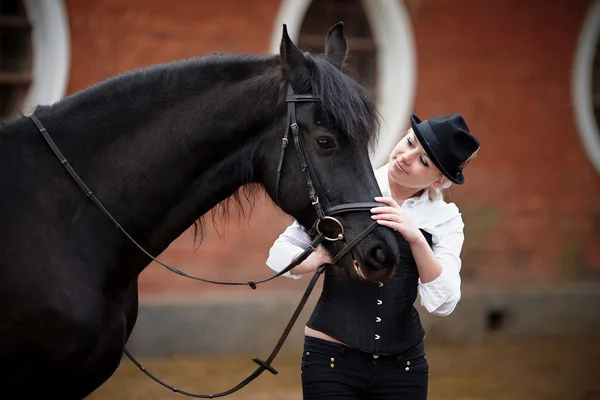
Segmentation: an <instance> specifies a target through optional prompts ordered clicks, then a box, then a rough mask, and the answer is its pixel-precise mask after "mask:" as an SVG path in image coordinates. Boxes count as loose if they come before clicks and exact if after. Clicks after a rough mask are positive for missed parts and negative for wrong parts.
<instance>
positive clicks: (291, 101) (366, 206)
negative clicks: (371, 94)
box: [28, 85, 382, 399]
mask: <svg viewBox="0 0 600 400" xmlns="http://www.w3.org/2000/svg"><path fill="white" fill-rule="evenodd" d="M318 101H320V99H319V98H318V97H317V96H314V95H312V94H300V95H296V94H294V92H293V90H292V87H291V86H289V85H288V89H287V96H286V103H287V107H288V114H287V123H286V128H285V131H284V135H283V137H282V139H281V155H280V159H279V165H278V168H277V182H276V185H277V186H276V189H277V190H276V193H275V196H276V198H277V200H278V196H279V181H280V179H281V170H282V167H283V158H284V156H285V150H286V148H287V145H288V143H289V139H288V136H289V131H290V130H291V132H292V136H293V141H294V146H295V148H296V152H297V154H298V158H299V160H300V166H301V169H302V172H303V173H304V174H305V177H306V184H307V186H308V191H309V198H310V201H311V204H312V205H313V207H314V208H315V211H316V214H317V220H316V221H315V223H314V224H313V226H312V228H311V229H310V230H309V233H310V234H311V236H313V237H314V239H313V240H312V242H311V243H310V244H309V245H308V246H307V247H306V248H305V249H304V251H303V252H302V253H301V254H300V255H298V256H297V257H296V258H294V259H293V260H292V261H291V262H290V263H289V264H288V265H287V266H286V267H285V268H284V269H282V270H281V271H279V272H277V273H276V274H274V275H272V276H270V277H268V278H265V279H262V280H249V281H216V280H210V279H204V278H200V277H196V276H193V275H190V274H187V273H185V272H183V271H181V270H179V269H177V268H175V267H172V266H170V265H168V264H166V263H163V262H162V261H160V260H158V259H156V258H155V257H154V256H152V255H151V254H150V253H149V252H148V251H146V250H145V249H144V248H143V247H142V246H141V245H140V244H139V243H138V242H136V241H135V239H133V238H132V237H131V235H130V234H129V233H128V232H127V231H126V230H125V229H124V228H123V227H122V226H121V225H120V224H119V223H118V222H117V220H116V219H115V218H114V217H113V216H112V215H111V214H110V212H109V211H108V210H107V209H106V208H105V207H104V206H103V205H102V203H101V202H100V200H98V198H97V197H96V196H95V195H94V193H92V191H91V190H90V189H89V188H88V187H87V185H86V184H85V183H84V182H83V180H82V179H81V178H80V177H79V175H78V174H77V172H75V170H74V169H73V167H72V166H71V164H70V163H69V161H68V160H67V159H66V158H65V156H64V155H63V154H62V153H61V151H60V150H59V148H58V147H57V146H56V143H55V142H54V140H52V138H51V137H50V135H49V133H48V131H47V130H46V128H45V127H44V126H43V125H42V123H41V122H40V120H39V119H38V118H37V117H36V116H35V115H34V114H31V115H29V116H28V118H29V119H31V121H33V123H34V124H35V126H36V127H37V129H38V130H39V132H40V134H41V135H42V137H43V138H44V140H45V141H46V143H47V144H48V146H49V147H50V148H51V149H52V151H53V153H54V154H55V156H56V157H57V158H58V160H59V161H60V163H61V164H62V166H63V167H64V168H65V169H66V170H67V172H68V173H69V175H70V176H71V177H72V178H73V179H74V180H75V182H76V183H77V184H78V185H79V187H80V188H81V190H82V191H83V192H84V193H85V194H86V196H87V197H89V198H90V200H91V201H92V202H93V203H94V204H95V205H96V206H97V207H98V208H99V209H100V211H102V213H103V214H104V215H105V216H106V217H107V218H108V219H109V220H110V222H111V223H112V224H113V225H115V227H116V228H117V229H118V230H119V231H121V232H122V233H123V234H124V235H125V236H126V237H127V239H129V241H131V243H133V244H134V245H135V246H136V247H137V248H139V249H140V250H141V251H142V252H143V253H144V254H146V255H147V256H148V257H149V258H150V259H151V260H152V261H155V262H157V263H158V264H160V265H162V266H164V267H165V268H167V269H168V270H169V271H171V272H174V273H176V274H178V275H181V276H184V277H186V278H190V279H194V280H198V281H202V282H206V283H213V284H218V285H235V286H240V285H248V286H250V288H252V289H256V287H257V285H258V284H259V283H265V282H268V281H270V280H273V279H275V278H277V277H279V276H281V275H283V274H285V273H286V272H288V271H290V270H292V269H293V268H294V267H296V266H297V265H299V264H300V263H302V261H304V260H305V259H306V258H307V257H308V256H309V255H310V254H311V253H312V252H313V251H315V249H316V248H317V247H318V246H319V245H320V244H321V243H322V242H323V240H328V241H333V242H335V241H340V240H344V239H345V236H344V234H345V229H344V226H343V224H342V223H341V222H340V221H339V220H338V219H337V218H335V217H334V215H338V214H342V213H346V212H357V211H369V210H370V209H371V208H373V207H380V206H382V205H381V204H380V203H375V202H357V203H349V204H341V205H337V206H333V207H329V208H327V209H326V210H323V207H322V206H321V201H320V200H319V197H318V195H317V191H316V187H320V186H319V184H318V180H317V177H316V175H315V176H313V174H314V172H313V171H312V170H313V168H310V167H312V165H310V158H309V157H308V155H307V154H306V151H305V149H304V147H303V145H302V140H301V136H300V128H299V126H298V123H297V121H296V103H299V102H318ZM309 166H310V167H309ZM322 194H324V193H322ZM323 199H324V200H325V201H326V203H327V204H329V203H328V202H327V199H326V198H325V197H324V196H323ZM327 221H329V222H331V223H333V224H334V225H335V226H336V230H335V231H333V232H332V233H331V232H330V235H329V236H328V235H327V234H326V233H325V232H323V231H322V228H321V225H322V224H323V223H326V222H327ZM377 226H378V224H377V223H376V222H373V223H371V224H370V225H369V226H368V227H367V228H366V229H365V230H363V231H362V232H361V233H360V234H359V235H358V236H356V237H355V238H354V239H352V240H351V241H350V242H348V243H347V244H346V246H345V247H344V248H343V249H342V250H340V252H339V253H337V254H336V255H335V257H334V258H333V261H332V264H336V263H337V262H338V261H340V259H341V258H342V257H343V256H345V255H346V254H347V253H348V252H349V251H350V250H352V248H354V246H356V245H357V244H358V243H359V242H360V241H361V240H362V239H364V238H365V237H366V236H367V235H368V234H369V233H371V232H372V231H373V230H374V229H375V228H376V227H377ZM327 265H328V264H323V265H321V266H320V267H318V268H317V270H316V271H315V273H314V275H313V277H312V279H311V280H310V282H309V284H308V286H307V288H306V290H305V292H304V294H303V295H302V298H301V299H300V302H299V303H298V306H297V307H296V309H295V310H294V313H293V314H292V316H291V318H290V320H289V322H288V324H287V325H286V327H285V329H284V331H283V333H282V334H281V336H280V338H279V340H278V341H277V344H276V345H275V347H274V348H273V350H272V352H271V354H270V355H269V357H268V358H267V359H266V360H265V361H263V360H261V359H259V358H256V357H254V358H252V361H254V362H255V363H256V364H258V367H257V368H256V370H255V371H254V372H252V373H251V374H250V375H248V377H247V378H245V379H244V380H242V381H241V382H240V383H239V384H237V385H236V386H234V387H233V388H231V389H229V390H226V391H223V392H220V393H214V394H194V393H189V392H186V391H184V390H181V389H178V388H176V387H173V386H171V385H169V384H167V383H165V382H163V381H162V380H160V379H159V378H157V377H156V376H154V375H152V374H151V373H150V372H149V371H148V370H147V369H146V368H145V367H144V366H143V365H142V364H140V363H139V362H138V361H137V360H136V359H135V358H134V357H133V355H131V353H130V352H129V351H128V350H127V349H126V348H125V347H124V348H123V352H124V353H125V355H126V356H127V357H129V359H130V360H131V361H132V362H133V363H134V364H135V365H136V366H137V367H138V368H139V369H140V370H141V371H142V372H143V373H144V374H146V375H147V376H148V377H150V378H151V379H152V380H154V381H155V382H157V383H159V384H160V385H162V386H164V387H166V388H167V389H170V390H172V391H173V392H176V393H179V394H182V395H185V396H189V397H194V398H205V399H212V398H217V397H223V396H227V395H229V394H232V393H234V392H237V391H238V390H240V389H241V388H243V387H244V386H246V385H247V384H249V383H250V382H252V381H253V380H254V379H256V378H257V377H258V376H260V375H261V374H262V373H263V372H264V371H269V372H271V373H272V374H274V375H277V374H278V372H277V370H276V369H275V368H273V366H272V365H271V363H272V362H273V360H274V359H275V357H276V356H277V354H278V353H279V351H280V349H281V347H282V346H283V344H284V342H285V340H286V339H287V337H288V335H289V333H290V331H291V329H292V327H293V326H294V324H295V323H296V320H297V319H298V316H299V315H300V313H301V311H302V309H303V308H304V306H305V304H306V302H307V300H308V298H309V297H310V294H311V292H312V290H313V289H314V286H315V284H316V283H317V281H318V279H319V277H320V275H321V274H322V273H323V271H324V270H325V268H326V266H327ZM355 269H357V267H356V264H355ZM357 272H360V270H359V269H357Z"/></svg>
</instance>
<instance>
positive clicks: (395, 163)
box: [394, 160, 408, 175]
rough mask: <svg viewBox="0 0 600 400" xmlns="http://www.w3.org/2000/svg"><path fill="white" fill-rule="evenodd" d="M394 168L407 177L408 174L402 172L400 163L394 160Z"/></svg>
mask: <svg viewBox="0 0 600 400" xmlns="http://www.w3.org/2000/svg"><path fill="white" fill-rule="evenodd" d="M394 166H395V167H396V169H397V170H398V171H400V172H404V173H405V174H406V175H408V172H406V171H405V170H404V168H402V167H401V166H400V163H399V162H398V160H394Z"/></svg>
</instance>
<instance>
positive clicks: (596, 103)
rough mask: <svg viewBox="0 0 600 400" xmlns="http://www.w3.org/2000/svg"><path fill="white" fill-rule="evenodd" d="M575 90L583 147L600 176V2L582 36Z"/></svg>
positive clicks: (573, 82)
mask: <svg viewBox="0 0 600 400" xmlns="http://www.w3.org/2000/svg"><path fill="white" fill-rule="evenodd" d="M572 90H573V92H572V95H573V103H574V105H575V107H574V112H575V121H576V123H577V127H578V128H579V129H578V130H579V133H580V135H581V140H582V141H583V147H584V149H585V151H586V152H587V154H588V157H589V158H590V160H591V161H592V164H593V165H594V167H595V168H596V171H598V173H599V174H600V0H596V1H595V2H594V3H593V4H592V5H591V6H590V9H589V11H588V14H587V16H586V19H585V21H584V23H583V27H582V29H581V33H580V34H579V42H578V43H577V49H576V52H575V65H574V68H573V76H572Z"/></svg>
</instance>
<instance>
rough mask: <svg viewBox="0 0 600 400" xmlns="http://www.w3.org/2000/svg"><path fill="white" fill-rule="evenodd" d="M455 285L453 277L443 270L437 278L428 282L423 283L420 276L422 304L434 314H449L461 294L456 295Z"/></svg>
mask: <svg viewBox="0 0 600 400" xmlns="http://www.w3.org/2000/svg"><path fill="white" fill-rule="evenodd" d="M453 286H454V285H453V282H452V279H450V278H449V277H448V276H447V274H444V272H443V271H442V273H441V274H440V275H439V276H438V277H437V278H435V279H434V280H432V281H430V282H427V283H422V282H421V279H420V278H419V295H420V296H421V305H422V306H423V307H425V309H426V310H427V311H429V312H430V313H432V314H436V315H442V316H446V315H449V314H450V313H451V312H452V311H453V310H454V308H455V307H456V304H457V303H458V301H456V300H455V298H457V297H459V296H460V295H459V296H455V293H454V290H453V289H452V287H453Z"/></svg>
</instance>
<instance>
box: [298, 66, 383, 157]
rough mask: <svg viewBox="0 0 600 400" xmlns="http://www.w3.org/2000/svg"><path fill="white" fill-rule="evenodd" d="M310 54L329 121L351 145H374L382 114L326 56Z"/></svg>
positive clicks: (314, 79)
mask: <svg viewBox="0 0 600 400" xmlns="http://www.w3.org/2000/svg"><path fill="white" fill-rule="evenodd" d="M307 56H308V58H309V59H310V61H311V68H312V71H311V72H312V74H311V75H312V87H313V90H314V91H315V93H316V94H317V95H318V96H319V97H320V99H321V107H322V109H323V111H324V113H325V115H326V116H327V117H328V118H329V120H330V121H329V122H330V123H332V125H334V126H336V127H337V128H338V131H339V134H340V135H341V138H342V139H345V140H347V141H348V142H349V143H350V144H351V145H353V146H358V148H361V147H362V146H367V147H368V146H372V145H373V144H374V142H375V141H376V140H377V136H378V133H379V128H380V124H379V113H378V111H377V108H376V106H375V104H374V103H373V101H372V100H371V99H370V98H369V96H368V95H367V93H366V91H365V90H364V89H363V87H362V86H361V85H359V84H358V82H356V81H355V80H354V79H353V78H351V77H350V76H349V75H347V74H345V73H343V72H342V71H340V70H339V69H337V67H335V66H333V65H332V64H330V63H329V62H328V61H327V60H326V59H324V58H322V57H320V56H316V55H311V54H308V55H307Z"/></svg>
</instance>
